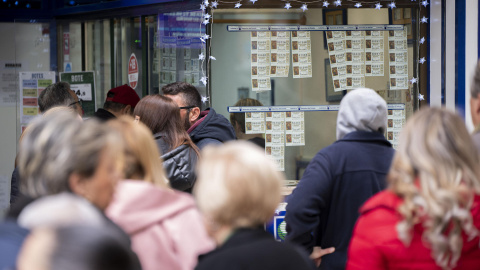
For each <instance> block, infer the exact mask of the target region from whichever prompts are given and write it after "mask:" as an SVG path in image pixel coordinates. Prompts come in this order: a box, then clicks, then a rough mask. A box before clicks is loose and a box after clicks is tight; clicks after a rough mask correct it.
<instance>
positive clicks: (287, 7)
mask: <svg viewBox="0 0 480 270" xmlns="http://www.w3.org/2000/svg"><path fill="white" fill-rule="evenodd" d="M291 7H292V5H290V3H286V4H285V6H284V8H286V9H290V8H291Z"/></svg>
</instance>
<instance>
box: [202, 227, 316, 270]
mask: <svg viewBox="0 0 480 270" xmlns="http://www.w3.org/2000/svg"><path fill="white" fill-rule="evenodd" d="M314 268H315V266H314V264H313V261H312V260H310V259H309V258H308V255H307V254H306V253H304V252H303V251H302V250H301V249H300V248H297V247H295V246H293V245H291V244H289V243H279V242H277V241H275V239H273V236H272V235H271V234H269V233H267V232H265V231H264V230H263V229H262V228H259V229H247V228H245V229H238V230H236V231H235V232H234V233H233V235H232V236H231V237H230V238H229V239H228V240H227V241H226V242H225V243H224V244H223V245H222V246H220V247H219V248H217V249H215V250H214V251H212V252H210V253H207V254H205V255H202V256H200V257H199V262H198V265H197V267H196V268H195V270H217V269H218V270H225V269H228V270H243V269H248V270H257V269H258V270H266V269H282V270H309V269H314Z"/></svg>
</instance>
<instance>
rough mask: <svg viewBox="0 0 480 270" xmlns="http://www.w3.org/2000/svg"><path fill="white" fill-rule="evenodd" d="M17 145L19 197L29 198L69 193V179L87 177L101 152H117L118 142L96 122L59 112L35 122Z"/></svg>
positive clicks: (119, 141) (119, 142)
mask: <svg viewBox="0 0 480 270" xmlns="http://www.w3.org/2000/svg"><path fill="white" fill-rule="evenodd" d="M25 132H26V134H25V136H24V137H23V139H22V141H21V143H20V151H19V154H18V157H19V159H18V161H19V162H18V168H19V172H20V180H21V186H20V189H21V191H22V192H23V194H25V195H27V196H31V197H33V198H37V197H41V196H45V195H51V194H58V193H61V192H64V191H68V192H71V189H70V186H69V176H70V175H71V174H72V173H77V174H79V175H80V176H82V177H85V178H88V177H91V176H92V175H93V174H94V172H95V170H96V168H97V166H98V164H99V161H100V155H101V153H102V151H103V149H106V148H109V149H118V148H112V146H117V147H120V145H121V138H120V137H119V135H118V134H117V133H115V132H114V131H110V130H109V128H108V127H107V126H106V125H102V124H100V123H99V122H97V121H96V120H89V121H86V122H82V121H80V120H79V119H78V116H77V115H76V114H74V113H70V112H65V111H60V112H53V113H51V114H49V115H47V116H44V117H39V118H37V119H35V120H34V121H33V122H32V123H31V124H30V125H29V127H28V130H26V131H25Z"/></svg>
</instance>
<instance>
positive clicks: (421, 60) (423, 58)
mask: <svg viewBox="0 0 480 270" xmlns="http://www.w3.org/2000/svg"><path fill="white" fill-rule="evenodd" d="M425 61H427V60H425V57H422V58H420V60H418V62H419V63H420V64H423V63H425Z"/></svg>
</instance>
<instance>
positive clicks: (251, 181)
mask: <svg viewBox="0 0 480 270" xmlns="http://www.w3.org/2000/svg"><path fill="white" fill-rule="evenodd" d="M257 148H258V147H256V146H255V145H253V144H251V143H248V142H245V141H235V142H228V143H225V144H223V145H220V146H210V147H208V148H205V149H204V151H203V152H202V155H203V156H202V160H201V161H200V163H199V165H198V178H197V184H196V186H195V188H194V194H195V196H196V198H197V202H198V206H199V208H200V211H201V212H203V214H204V215H205V217H206V218H207V219H208V220H209V221H210V222H211V223H213V224H215V225H218V226H228V227H232V228H240V227H257V226H261V225H262V224H264V223H265V222H267V221H268V220H269V219H270V218H271V217H272V216H273V214H274V212H275V209H276V207H277V206H278V204H279V203H280V200H281V194H280V192H281V190H280V188H281V184H282V180H284V177H283V175H282V174H281V173H280V172H278V171H277V168H276V167H275V164H274V163H273V161H271V160H270V159H268V158H267V157H265V153H264V152H263V151H261V150H260V149H257ZM207 226H208V224H207ZM210 229H211V228H210Z"/></svg>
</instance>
